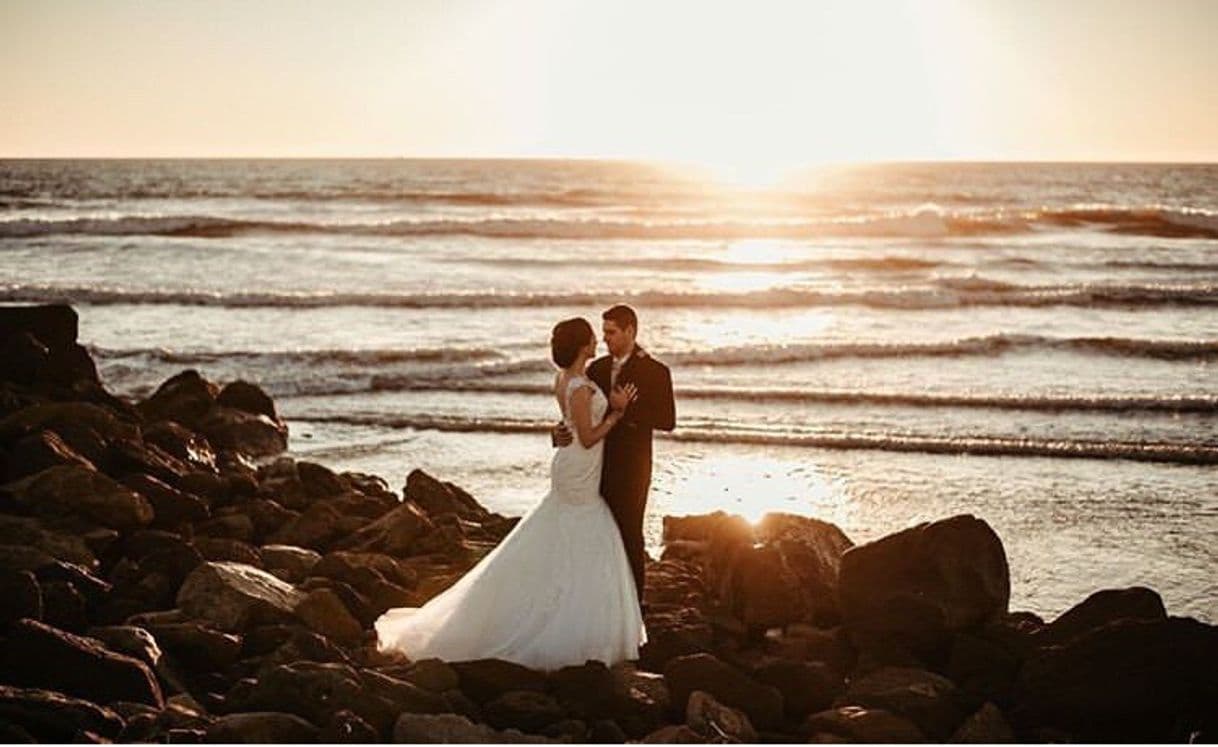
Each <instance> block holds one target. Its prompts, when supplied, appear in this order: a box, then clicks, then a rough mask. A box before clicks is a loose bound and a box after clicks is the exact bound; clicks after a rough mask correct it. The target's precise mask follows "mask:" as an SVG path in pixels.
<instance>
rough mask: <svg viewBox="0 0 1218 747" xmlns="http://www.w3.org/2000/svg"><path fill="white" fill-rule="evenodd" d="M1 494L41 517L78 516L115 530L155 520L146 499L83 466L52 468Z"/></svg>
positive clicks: (139, 525) (18, 482)
mask: <svg viewBox="0 0 1218 747" xmlns="http://www.w3.org/2000/svg"><path fill="white" fill-rule="evenodd" d="M0 490H3V491H4V492H6V493H7V494H8V495H9V496H11V497H12V499H13V501H14V502H15V503H16V504H17V505H18V506H20V507H22V508H24V509H26V510H28V511H31V512H33V513H35V514H37V515H41V516H62V515H63V514H65V513H66V514H78V515H80V516H82V517H84V518H86V519H89V520H91V521H94V522H96V523H98V524H100V525H102V526H104V527H110V528H113V529H119V530H132V529H137V528H139V527H141V526H145V525H147V524H148V523H149V522H151V521H152V517H153V512H152V506H151V504H149V503H148V500H147V499H146V498H144V497H143V496H142V495H140V494H139V493H136V492H134V491H133V490H131V489H129V488H127V487H124V486H123V485H120V484H119V483H117V482H115V481H114V480H111V479H110V478H109V477H106V476H105V475H103V474H101V473H99V472H94V471H93V470H90V469H88V468H86V467H81V466H79V465H68V466H62V467H51V468H50V469H45V470H43V471H42V472H39V473H38V474H36V475H31V476H29V477H26V478H23V479H21V480H18V481H17V482H13V483H9V484H8V485H5V486H4V487H3V488H2V489H0Z"/></svg>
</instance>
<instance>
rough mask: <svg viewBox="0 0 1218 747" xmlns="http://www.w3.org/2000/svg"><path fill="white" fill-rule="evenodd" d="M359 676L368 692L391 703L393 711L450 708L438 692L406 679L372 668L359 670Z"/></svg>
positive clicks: (438, 711)
mask: <svg viewBox="0 0 1218 747" xmlns="http://www.w3.org/2000/svg"><path fill="white" fill-rule="evenodd" d="M360 678H361V679H362V680H363V683H364V687H365V688H366V689H367V691H368V692H369V693H372V694H374V695H376V696H378V697H380V698H382V699H383V700H385V701H386V702H388V703H389V704H391V706H392V708H391V710H392V711H393V712H394V713H447V712H448V711H449V710H451V709H450V708H449V705H448V702H447V701H446V700H445V699H444V697H443V696H442V695H440V693H437V692H434V691H432V690H429V689H427V688H425V687H422V686H420V685H416V684H414V683H413V682H410V681H408V680H406V679H399V678H397V677H392V676H390V675H388V674H385V673H383V672H377V671H375V670H372V669H368V670H363V671H361V672H360Z"/></svg>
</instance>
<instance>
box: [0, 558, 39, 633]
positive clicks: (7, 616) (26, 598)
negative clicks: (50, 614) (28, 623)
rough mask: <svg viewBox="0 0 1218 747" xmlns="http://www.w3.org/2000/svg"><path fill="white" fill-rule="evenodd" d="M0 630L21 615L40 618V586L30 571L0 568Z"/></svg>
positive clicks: (18, 618) (33, 618)
mask: <svg viewBox="0 0 1218 747" xmlns="http://www.w3.org/2000/svg"><path fill="white" fill-rule="evenodd" d="M0 599H3V600H4V604H3V606H0V631H2V630H4V628H6V627H8V625H9V623H12V622H16V621H17V620H20V619H21V618H23V617H28V618H30V619H31V620H41V619H42V588H41V587H40V586H39V585H38V579H37V578H35V577H34V574H33V572H31V571H22V570H11V569H8V568H0Z"/></svg>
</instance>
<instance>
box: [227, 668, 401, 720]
mask: <svg viewBox="0 0 1218 747" xmlns="http://www.w3.org/2000/svg"><path fill="white" fill-rule="evenodd" d="M229 700H230V701H236V702H234V703H233V705H234V706H235V707H236V708H237V709H238V710H275V711H282V712H284V713H294V714H296V715H298V716H300V717H302V718H306V719H308V720H309V721H311V722H312V723H314V724H326V723H329V721H330V719H331V718H332V717H333V715H334V714H335V713H337V712H338V711H342V710H349V711H351V712H353V713H355V714H357V715H358V716H359V717H360V718H362V719H364V720H365V721H367V722H368V723H369V724H371V725H372V726H373V728H375V729H377V731H387V730H388V729H389V728H390V726H391V725H392V723H393V718H394V716H395V713H396V711H394V706H393V704H392V703H390V702H388V701H386V700H384V699H383V698H381V697H379V696H378V695H376V694H375V693H372V692H368V691H366V690H365V689H364V686H363V683H362V682H361V680H360V677H359V675H358V674H356V672H355V670H354V669H352V668H351V667H349V666H347V665H345V664H319V663H316V662H309V661H301V662H296V663H294V664H284V665H281V666H277V667H272V668H271V669H269V670H265V671H263V672H262V674H261V676H260V677H259V679H258V681H257V683H256V684H254V685H253V687H252V688H251V689H250V690H249V691H248V692H247V693H246V694H245V696H244V697H241V696H240V695H238V693H236V692H235V691H230V693H229Z"/></svg>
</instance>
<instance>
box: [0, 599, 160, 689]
mask: <svg viewBox="0 0 1218 747" xmlns="http://www.w3.org/2000/svg"><path fill="white" fill-rule="evenodd" d="M2 650H3V655H2V656H0V661H2V662H3V666H2V667H0V670H3V671H5V672H8V675H9V676H8V679H9V680H10V681H11V682H12V683H13V684H18V685H26V686H29V687H44V688H54V689H56V690H58V691H60V692H63V693H66V694H68V695H73V696H76V697H80V698H87V699H89V700H92V701H96V702H99V703H110V702H112V701H115V700H130V701H133V702H136V703H148V704H149V705H153V706H157V707H160V706H162V705H163V704H164V699H163V698H162V696H161V688H160V687H159V686H158V685H157V682H156V679H155V678H154V677H153V676H152V672H151V671H149V669H148V666H147V665H145V664H144V663H143V662H141V661H139V660H137V659H133V658H131V657H129V656H124V655H122V654H118V653H115V652H114V651H110V650H109V649H107V648H105V647H104V646H103V645H102V644H101V643H100V642H99V641H97V640H95V639H92V638H83V637H81V636H77V635H73V634H71V633H68V632H65V631H62V630H57V629H55V628H52V627H50V626H49V625H44V624H42V623H40V622H37V621H34V620H20V621H18V622H16V623H14V624H13V625H12V626H10V628H9V635H8V639H7V640H6V641H5V642H4V646H3V649H2Z"/></svg>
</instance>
